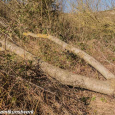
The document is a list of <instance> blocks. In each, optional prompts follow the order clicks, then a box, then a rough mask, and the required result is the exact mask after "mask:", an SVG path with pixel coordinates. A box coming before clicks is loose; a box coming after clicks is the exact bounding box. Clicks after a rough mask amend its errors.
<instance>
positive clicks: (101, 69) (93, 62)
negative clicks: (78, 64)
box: [24, 32, 115, 79]
mask: <svg viewBox="0 0 115 115" xmlns="http://www.w3.org/2000/svg"><path fill="white" fill-rule="evenodd" d="M24 35H26V36H27V35H30V36H32V37H40V38H47V39H49V40H51V41H53V42H55V43H56V44H58V45H60V46H62V48H64V49H67V50H69V51H71V52H73V53H74V54H76V55H78V56H79V57H80V58H82V59H84V60H85V61H86V62H87V63H88V64H90V65H91V66H93V67H94V68H95V69H97V70H98V71H99V72H100V73H101V74H102V75H103V76H104V77H105V78H106V79H112V78H115V75H113V74H112V73H111V72H110V71H109V70H108V69H106V68H105V67H104V66H103V65H102V64H101V63H100V62H98V61H97V60H96V59H94V58H93V57H92V56H90V55H88V54H87V53H85V52H84V51H82V50H80V49H78V48H75V47H73V46H72V45H69V44H67V43H65V42H63V41H61V40H60V39H58V38H56V37H53V36H51V35H45V34H44V35H43V34H33V33H31V32H28V33H24Z"/></svg>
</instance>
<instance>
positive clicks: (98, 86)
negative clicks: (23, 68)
mask: <svg viewBox="0 0 115 115" xmlns="http://www.w3.org/2000/svg"><path fill="white" fill-rule="evenodd" d="M0 43H1V44H2V45H1V47H2V49H6V50H9V51H11V52H14V53H16V54H17V55H19V56H21V57H22V58H25V59H26V60H32V61H33V62H34V63H33V64H37V63H38V64H39V66H40V68H41V69H42V71H44V72H45V73H47V74H49V75H50V76H51V77H52V78H55V79H56V80H58V81H59V82H61V83H62V84H65V85H70V86H74V87H80V88H85V89H88V90H92V91H96V92H99V93H103V94H107V95H112V96H115V85H114V84H115V79H110V80H106V81H100V80H96V79H93V78H88V77H85V76H81V75H77V74H73V73H71V72H68V71H67V70H63V69H60V68H57V67H55V66H53V65H51V64H48V63H47V62H44V61H42V60H39V61H38V59H37V58H36V56H34V55H33V54H31V53H29V52H28V51H26V50H24V49H22V48H20V47H19V46H17V45H16V44H13V43H11V42H10V41H8V40H2V39H0ZM0 50H1V49H0Z"/></svg>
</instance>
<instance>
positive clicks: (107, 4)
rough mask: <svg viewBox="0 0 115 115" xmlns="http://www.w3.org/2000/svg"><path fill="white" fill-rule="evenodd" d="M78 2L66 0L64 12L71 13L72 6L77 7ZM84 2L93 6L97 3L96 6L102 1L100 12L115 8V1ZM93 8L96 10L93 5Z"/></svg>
mask: <svg viewBox="0 0 115 115" xmlns="http://www.w3.org/2000/svg"><path fill="white" fill-rule="evenodd" d="M76 1H78V0H64V3H63V5H64V9H63V10H64V12H71V10H72V8H71V6H74V7H75V6H76V5H77V2H76ZM84 1H89V3H91V4H94V2H92V1H95V4H96V3H97V2H98V1H100V3H99V5H98V7H99V8H98V10H99V11H103V10H109V9H111V7H113V6H115V0H84ZM92 7H93V8H94V6H93V5H92Z"/></svg>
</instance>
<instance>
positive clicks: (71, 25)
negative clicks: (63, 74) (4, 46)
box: [0, 0, 115, 115]
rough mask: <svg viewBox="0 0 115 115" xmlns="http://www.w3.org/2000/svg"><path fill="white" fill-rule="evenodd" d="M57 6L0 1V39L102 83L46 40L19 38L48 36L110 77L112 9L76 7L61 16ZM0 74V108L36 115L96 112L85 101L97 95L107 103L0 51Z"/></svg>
mask: <svg viewBox="0 0 115 115" xmlns="http://www.w3.org/2000/svg"><path fill="white" fill-rule="evenodd" d="M78 1H79V0H76V2H78ZM89 3H91V2H90V0H89V2H88V4H89ZM14 4H15V5H14ZM61 6H63V4H61V2H60V3H57V2H56V1H54V0H28V1H27V2H26V3H20V2H18V1H17V0H10V1H9V2H8V3H7V4H6V3H4V2H3V1H0V39H4V38H5V39H8V40H10V41H12V42H14V43H16V44H18V45H19V46H20V47H23V48H24V49H26V50H27V51H29V52H31V53H32V54H34V55H36V56H38V57H39V58H41V59H42V60H44V61H46V62H48V63H50V64H53V65H54V66H57V67H60V68H62V69H68V70H69V71H71V72H73V73H77V74H81V75H84V76H88V77H93V78H96V79H100V80H105V79H104V78H103V77H102V75H101V74H100V73H98V71H96V70H95V69H94V68H92V67H90V65H88V64H87V63H86V62H84V60H82V59H80V58H79V57H77V56H76V55H74V54H73V53H71V52H69V51H66V50H63V51H62V48H61V47H60V46H59V45H57V44H55V43H53V42H51V41H49V40H46V39H41V38H33V37H31V36H24V35H23V32H28V31H30V32H33V33H36V34H37V33H40V34H50V35H52V36H56V37H58V38H60V39H61V40H63V41H64V42H66V43H68V44H72V45H73V46H75V47H77V48H80V49H82V50H83V51H85V52H87V53H88V54H90V55H92V56H93V57H94V58H95V59H97V60H98V61H100V62H101V63H102V64H103V65H104V66H105V67H106V68H107V69H109V70H110V71H111V72H112V73H114V74H115V53H114V52H115V45H114V44H115V10H114V8H111V9H112V10H111V9H110V10H108V9H107V10H105V11H99V10H98V8H95V9H92V7H88V6H87V5H85V7H84V6H83V4H81V3H79V4H77V6H73V5H72V8H73V9H74V10H73V11H72V12H70V13H64V12H63V11H62V9H61ZM89 6H91V4H90V5H89ZM38 66H39V65H38ZM0 76H1V77H0V110H7V109H12V110H22V109H23V110H33V111H34V114H35V115H37V114H39V115H42V114H43V115H46V114H51V115H55V114H60V115H61V114H62V115H63V114H65V115H67V114H68V115H69V114H73V115H76V114H78V115H84V114H96V113H98V112H97V110H96V108H94V109H91V108H89V105H90V101H92V100H93V102H94V103H95V101H96V100H97V98H98V97H99V98H100V99H99V100H100V101H101V102H103V103H104V102H105V103H107V100H109V97H107V96H104V97H103V96H102V95H101V94H96V93H94V92H91V91H87V90H86V91H85V90H84V89H80V88H72V87H70V86H66V85H62V84H60V83H59V82H58V81H56V80H54V79H52V78H51V77H50V76H49V75H45V74H44V73H43V71H41V70H40V69H39V70H37V69H36V66H33V65H32V62H28V61H25V60H23V59H21V58H20V57H18V56H16V55H15V54H13V53H11V52H7V51H3V52H0ZM20 78H22V79H20ZM101 102H100V103H101ZM113 102H114V99H113ZM105 105H106V104H105ZM110 107H111V106H110ZM111 108H112V107H111ZM95 111H96V113H95ZM103 112H104V111H103ZM107 112H108V111H106V112H105V113H107ZM98 114H100V113H98ZM103 114H104V113H103Z"/></svg>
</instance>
